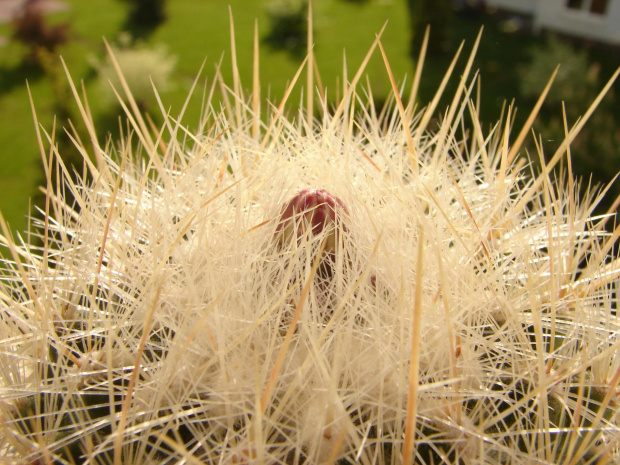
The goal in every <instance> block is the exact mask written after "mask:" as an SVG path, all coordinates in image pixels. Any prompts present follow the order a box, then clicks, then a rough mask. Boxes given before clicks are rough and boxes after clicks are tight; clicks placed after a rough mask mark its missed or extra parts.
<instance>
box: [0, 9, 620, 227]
mask: <svg viewBox="0 0 620 465" xmlns="http://www.w3.org/2000/svg"><path fill="white" fill-rule="evenodd" d="M229 6H230V9H231V11H232V14H233V17H234V24H235V29H234V30H235V36H236V46H237V60H238V65H239V72H240V75H241V81H242V84H243V86H244V89H246V90H247V94H246V95H249V91H250V89H251V85H252V53H253V36H254V27H255V20H257V21H258V23H257V24H258V35H259V39H260V44H261V55H260V78H261V82H262V85H263V87H262V96H261V97H262V98H263V99H269V100H271V101H279V100H280V99H281V97H282V95H283V94H284V89H285V87H286V85H287V83H288V80H289V79H291V78H292V76H293V75H294V73H295V71H296V70H297V68H298V66H299V65H300V64H301V62H302V60H303V58H304V55H305V52H306V32H307V29H306V28H307V17H306V8H307V0H87V1H85V0H0V211H2V214H3V215H4V217H5V219H6V220H7V221H8V222H9V224H10V229H11V230H12V231H17V232H20V233H23V232H24V231H25V230H26V229H27V227H28V221H27V217H28V215H29V214H33V212H34V209H35V207H36V206H37V205H39V206H41V205H42V201H43V199H44V197H43V196H42V195H41V194H40V192H39V189H38V186H41V185H44V182H45V175H44V173H43V168H42V163H41V155H40V152H39V148H38V142H37V138H36V133H35V127H34V123H33V116H32V110H31V107H30V103H29V96H28V89H27V87H26V82H28V86H29V89H30V93H31V95H32V99H33V101H34V106H35V108H36V113H37V118H38V121H39V123H40V125H41V126H42V127H43V128H44V129H45V130H46V131H47V132H48V134H49V135H50V137H51V134H52V131H54V130H55V140H56V142H57V143H58V145H59V147H60V153H61V155H62V156H63V160H64V162H65V164H67V165H72V164H75V165H76V166H77V167H78V171H81V166H82V163H81V162H80V161H79V160H80V155H79V153H77V150H76V149H75V148H74V147H73V144H72V142H71V140H70V138H69V137H67V136H66V134H65V133H64V130H63V129H62V128H63V127H71V126H73V127H74V129H73V130H72V132H73V131H74V132H75V134H77V135H78V136H79V137H80V138H81V139H82V142H83V143H84V144H88V142H89V140H88V139H89V136H88V134H87V132H86V131H85V128H84V126H83V124H82V123H81V119H82V118H81V116H80V113H79V110H78V107H77V105H76V104H75V102H74V99H73V96H72V94H71V90H70V87H69V84H68V79H67V76H66V74H65V70H64V69H63V66H62V62H61V60H60V59H59V56H62V58H63V60H64V63H66V66H67V69H68V70H69V72H70V74H71V79H72V81H73V82H74V83H75V85H76V86H77V87H78V88H79V89H81V87H82V86H83V88H84V89H85V91H86V94H87V95H88V103H89V107H90V111H91V113H92V117H93V120H94V122H95V125H96V128H97V130H98V138H99V143H100V144H102V145H103V144H105V142H106V140H107V137H109V134H118V133H119V129H118V128H119V115H121V113H122V112H121V108H120V105H119V104H118V103H117V101H116V98H115V96H114V94H113V93H112V92H111V91H110V86H109V84H108V82H109V80H112V81H113V82H114V71H113V69H112V66H111V63H110V61H109V59H108V58H107V53H106V50H105V45H104V40H103V39H104V38H105V39H106V40H107V41H108V42H109V43H110V45H111V46H112V48H113V49H114V51H115V54H116V56H117V58H118V61H119V62H120V64H121V67H122V68H123V70H124V73H125V76H126V78H127V80H128V82H129V85H130V86H131V88H132V90H133V92H134V95H135V97H136V99H137V100H138V102H139V105H140V106H141V107H142V109H143V110H144V111H146V112H148V113H149V114H150V115H151V117H152V118H153V120H154V122H156V123H157V122H158V121H161V120H162V118H161V116H159V117H158V114H160V113H161V112H160V109H159V107H158V104H157V101H156V99H155V98H154V97H153V92H152V88H151V84H150V82H149V76H150V78H151V79H152V80H153V82H154V83H155V85H156V86H157V88H158V90H159V92H160V94H161V97H162V101H163V103H164V105H165V106H166V109H169V110H170V113H171V114H172V115H176V114H178V112H179V111H180V109H181V107H182V105H183V103H184V102H185V100H186V98H187V95H188V91H189V89H190V86H191V84H192V82H193V80H194V79H195V77H196V75H197V73H198V71H199V69H200V67H201V65H202V64H203V62H205V63H206V64H205V69H204V71H203V74H202V80H201V81H200V82H201V84H204V83H205V82H206V85H207V86H209V85H210V84H211V82H212V80H213V79H214V76H215V75H216V72H217V69H219V72H220V73H221V74H222V75H223V77H224V79H225V80H226V81H227V82H232V68H231V62H230V23H229ZM313 6H314V29H315V42H316V45H315V48H314V50H315V54H316V61H317V65H318V69H319V71H320V75H321V83H322V85H323V86H324V88H325V90H326V93H327V98H328V100H329V101H332V102H333V101H335V100H337V99H338V97H339V95H341V93H342V76H343V72H344V70H345V68H346V72H347V73H348V74H347V75H348V76H349V78H351V77H352V76H353V74H354V73H355V71H356V70H357V68H358V66H359V65H360V63H361V61H362V59H363V57H364V56H365V54H366V52H367V51H368V49H369V47H370V46H371V44H372V42H373V40H374V39H375V34H376V33H377V32H379V30H380V29H381V28H382V26H383V25H384V23H385V22H386V21H387V28H386V30H385V33H384V34H383V36H382V43H383V45H384V48H385V49H386V52H387V55H388V58H389V60H390V64H391V66H392V70H393V72H394V75H395V77H396V79H397V81H398V82H399V83H405V85H404V89H405V92H404V93H405V95H406V96H407V95H408V91H407V90H406V89H408V88H409V87H410V85H411V80H412V78H413V75H414V72H415V69H416V59H417V56H418V53H419V47H420V44H421V42H422V37H423V34H424V29H425V27H426V25H427V24H429V23H430V24H431V41H430V47H429V52H428V55H427V59H426V61H425V63H424V71H423V75H422V85H421V89H420V95H419V101H420V102H421V104H422V105H424V104H425V103H426V102H428V101H430V99H432V97H433V95H434V92H435V91H436V89H437V86H438V85H439V82H440V81H441V78H442V77H443V75H444V73H445V71H446V70H447V68H448V66H449V63H450V61H451V60H452V58H453V56H454V53H455V52H456V50H457V49H458V47H459V45H460V44H461V42H462V41H465V53H464V56H463V57H461V59H460V63H459V64H460V66H461V67H460V68H457V72H456V74H455V75H454V76H453V78H452V79H451V85H450V86H449V88H448V89H447V90H446V92H445V93H444V96H445V102H442V104H440V106H439V108H440V109H441V108H445V105H446V104H447V103H448V101H449V99H450V98H451V94H452V92H453V91H454V89H455V86H456V84H457V79H458V73H459V71H458V69H462V67H463V66H464V63H465V61H466V57H467V55H468V53H469V52H468V51H469V50H470V49H471V46H472V45H473V43H474V40H475V37H476V35H477V34H478V32H479V30H480V28H481V27H482V26H484V32H483V38H482V43H481V45H480V48H479V50H478V53H477V57H476V61H475V63H474V68H475V69H477V70H479V72H480V76H481V92H480V118H481V120H482V122H483V128H486V129H487V130H488V128H490V127H491V125H492V124H494V123H495V122H496V121H497V120H498V119H499V118H500V117H501V116H502V114H504V115H505V114H506V111H507V110H506V108H507V105H508V104H511V103H514V105H515V106H516V107H517V108H518V111H517V114H516V119H515V123H514V125H515V129H514V134H515V137H516V133H517V132H518V129H519V128H520V126H521V125H522V124H523V122H524V121H525V119H526V117H527V115H528V113H529V112H530V111H531V109H532V107H533V105H534V103H535V101H536V99H537V97H538V95H539V94H540V92H541V91H542V89H543V88H544V86H545V84H546V82H547V80H548V79H549V77H550V75H551V73H552V72H553V70H554V68H555V67H556V65H557V64H561V68H560V72H559V74H558V77H557V79H556V81H555V84H554V87H553V88H552V91H551V92H550V94H549V97H548V99H547V101H546V104H545V105H544V106H543V109H542V111H541V114H540V116H539V118H538V120H537V122H536V124H535V125H534V129H535V130H536V131H537V132H539V133H542V134H543V136H544V139H542V147H543V150H544V153H545V155H546V156H549V157H550V156H551V155H553V152H554V150H555V148H557V146H558V145H559V144H560V142H561V140H562V137H563V134H564V126H563V125H564V123H563V116H562V111H563V110H562V108H563V104H564V106H565V108H566V116H567V119H568V124H569V125H573V124H575V122H576V121H577V119H578V118H579V116H580V115H582V114H583V113H584V112H585V111H586V110H587V108H588V106H589V104H590V103H591V102H592V100H593V99H594V98H595V97H596V95H597V93H598V92H599V91H600V89H601V88H602V87H603V86H604V85H605V83H606V82H607V80H608V79H609V78H610V77H611V75H612V74H613V73H614V71H615V70H616V68H618V66H620V0H486V1H483V0H314V2H313ZM205 60H206V61H205ZM345 63H346V64H345ZM218 66H219V68H218ZM367 75H368V81H366V80H363V82H369V83H370V84H371V86H372V93H373V96H374V99H375V100H376V104H377V105H381V104H383V103H384V102H385V100H386V98H387V96H388V95H389V92H390V83H389V78H388V76H387V74H386V72H385V67H384V65H383V61H382V59H381V56H380V54H379V53H375V56H374V57H373V59H372V60H371V62H370V64H369V65H368V67H367ZM619 86H620V83H616V84H615V85H614V86H613V88H612V89H611V92H610V94H609V95H608V96H607V98H606V99H605V100H604V102H603V104H602V105H601V106H600V107H599V109H598V110H597V112H596V113H595V115H594V116H593V117H592V119H591V120H590V122H589V123H588V125H587V126H586V128H585V129H584V131H582V133H581V135H580V136H579V138H578V139H577V140H576V141H575V143H574V144H573V146H572V150H571V152H572V157H573V169H574V171H575V172H576V173H577V174H578V176H580V177H581V178H582V179H583V180H584V184H585V186H586V187H587V185H588V184H591V185H599V186H600V185H606V184H607V183H609V182H611V181H612V179H613V178H614V176H615V175H616V173H617V172H618V171H619V169H620V126H619V125H618V122H619V121H620V105H618V103H617V102H616V101H617V99H618V97H617V93H618V89H619ZM301 87H302V86H298V89H297V91H296V94H294V95H293V96H292V97H291V99H290V100H289V102H290V103H289V108H288V110H289V112H290V113H291V114H292V115H294V114H295V113H294V112H295V111H296V109H295V107H294V105H295V103H296V102H300V101H301V97H302V96H301V90H300V89H301ZM202 97H203V89H202V85H201V89H200V90H199V91H198V92H196V95H194V97H193V98H192V100H191V101H190V104H189V106H188V110H187V112H186V115H185V116H184V119H183V121H184V122H185V124H186V125H187V126H188V127H189V128H190V129H193V128H195V127H197V126H198V121H199V116H200V113H201V101H202ZM263 108H265V104H263ZM437 116H438V117H440V116H441V115H440V114H439V113H438V115H437ZM54 121H56V122H55V124H54ZM54 128H55V129H54ZM528 144H529V145H527V148H528V150H530V152H531V153H532V154H534V158H537V155H535V154H536V153H537V152H536V147H535V145H534V143H533V138H530V142H528ZM45 146H46V148H47V147H48V146H49V144H48V143H47V141H45ZM584 189H585V187H584ZM584 192H585V190H584ZM619 193H620V189H619V188H618V187H617V186H616V185H615V184H614V186H612V188H611V192H610V193H609V194H608V196H607V201H606V202H605V203H604V204H603V205H602V206H601V208H600V209H599V211H600V212H602V211H604V210H605V209H606V208H609V206H610V205H611V204H612V203H613V200H614V199H615V197H616V196H618V194H619Z"/></svg>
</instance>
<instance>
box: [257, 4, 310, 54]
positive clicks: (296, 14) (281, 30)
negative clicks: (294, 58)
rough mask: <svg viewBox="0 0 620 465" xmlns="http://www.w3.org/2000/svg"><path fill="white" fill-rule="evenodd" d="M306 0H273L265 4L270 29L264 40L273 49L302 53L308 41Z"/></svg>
mask: <svg viewBox="0 0 620 465" xmlns="http://www.w3.org/2000/svg"><path fill="white" fill-rule="evenodd" d="M307 9H308V3H307V1H306V0H274V1H273V2H271V3H269V5H267V15H268V16H269V20H270V24H271V30H270V32H269V35H267V37H266V38H265V41H266V42H267V43H268V44H269V45H270V46H272V47H273V48H275V49H283V50H288V51H289V52H291V53H293V54H295V55H302V54H303V53H304V52H305V50H306V46H307V43H308V40H307V36H308V18H307V16H306V11H307Z"/></svg>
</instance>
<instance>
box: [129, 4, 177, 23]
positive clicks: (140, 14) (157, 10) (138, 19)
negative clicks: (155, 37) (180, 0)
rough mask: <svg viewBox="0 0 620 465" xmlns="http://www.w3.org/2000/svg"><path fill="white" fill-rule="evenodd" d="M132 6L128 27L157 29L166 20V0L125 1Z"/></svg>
mask: <svg viewBox="0 0 620 465" xmlns="http://www.w3.org/2000/svg"><path fill="white" fill-rule="evenodd" d="M125 1H126V2H127V3H129V4H130V5H131V7H130V9H129V16H128V21H127V24H128V26H135V27H138V28H155V27H157V26H159V25H160V24H161V23H163V22H164V21H165V20H166V16H167V15H166V0H125Z"/></svg>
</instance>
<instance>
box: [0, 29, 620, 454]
mask: <svg viewBox="0 0 620 465" xmlns="http://www.w3.org/2000/svg"><path fill="white" fill-rule="evenodd" d="M231 22H232V19H231ZM309 35H310V36H309V40H308V43H309V46H310V47H311V45H312V28H311V27H310V31H309ZM233 37H234V34H233ZM426 37H427V38H426V41H425V43H424V45H423V47H422V53H421V57H420V66H419V68H418V69H421V63H422V62H423V60H424V50H426V43H427V41H428V35H427V36H426ZM479 41H480V37H478V39H477V40H476V42H475V44H474V47H473V50H472V53H471V55H470V58H469V60H468V61H467V63H466V65H465V68H464V71H463V72H462V73H461V77H455V76H456V75H454V74H452V72H453V69H454V63H456V58H455V62H454V63H453V66H451V67H450V69H449V71H448V74H447V75H446V79H445V81H444V84H442V85H441V86H440V88H439V90H438V93H437V97H436V98H435V99H434V100H433V101H432V102H430V103H429V105H428V106H427V107H426V108H425V109H423V110H421V111H420V112H419V113H415V109H416V108H419V106H416V104H417V101H416V98H417V96H416V90H415V89H417V87H418V85H419V81H420V78H421V76H420V74H416V76H415V78H414V83H413V86H412V95H411V98H410V99H409V101H408V102H403V100H402V98H401V94H400V91H399V90H398V88H397V85H396V82H395V79H394V76H393V75H392V73H391V70H390V66H389V63H388V61H387V59H385V53H383V47H382V45H381V42H380V34H379V36H378V37H377V39H376V41H375V42H374V44H373V46H372V48H371V50H370V51H369V53H368V55H367V57H366V59H365V60H364V62H363V63H362V65H361V67H360V69H359V71H358V72H357V73H356V75H355V76H354V77H353V79H352V81H351V82H350V83H349V85H348V91H347V92H346V93H345V95H343V97H342V100H341V101H339V102H336V104H335V106H334V107H333V108H331V107H330V105H329V104H328V102H327V101H326V99H325V98H324V97H323V95H324V94H323V93H321V92H318V95H319V96H320V97H319V99H318V104H319V107H320V108H321V117H320V121H317V120H315V119H314V118H313V113H314V112H313V109H312V108H313V105H314V104H315V103H317V101H315V100H313V99H312V98H309V99H308V100H307V104H306V107H307V108H305V109H302V111H300V113H299V119H297V120H294V119H290V118H288V117H287V116H286V112H285V111H284V108H285V105H286V101H287V98H288V95H289V90H290V89H292V88H293V86H295V85H299V84H298V80H299V77H300V76H301V73H302V71H303V69H304V66H305V68H306V72H307V76H308V79H307V83H308V84H309V85H312V83H313V82H314V81H313V76H314V69H313V59H309V60H307V61H304V64H303V65H302V67H301V68H300V69H299V72H298V73H297V74H296V75H295V76H294V78H293V79H292V82H291V84H290V88H289V90H287V92H286V94H285V96H284V98H283V100H282V101H281V102H279V103H278V104H277V105H273V106H272V107H271V108H272V110H271V112H270V113H269V114H267V115H262V114H261V106H260V100H259V99H258V98H257V97H256V96H260V83H259V81H258V80H257V79H255V80H254V84H253V85H254V88H253V89H252V97H250V98H248V99H247V100H246V99H245V98H244V96H243V93H242V90H241V87H240V82H239V74H238V71H237V68H236V64H235V63H233V66H234V69H235V72H234V73H233V76H234V82H233V83H232V85H231V86H225V85H222V86H221V88H222V89H225V92H226V99H225V102H226V103H227V104H226V105H223V106H220V105H219V103H218V102H216V101H215V100H208V101H207V105H206V107H205V110H204V115H203V118H202V120H201V122H200V125H199V127H198V129H197V130H196V131H195V132H190V130H189V129H188V128H187V127H184V126H182V125H181V123H180V121H181V118H171V117H169V116H168V115H167V113H166V112H165V111H162V113H163V118H164V124H163V126H162V127H161V128H153V127H149V126H148V125H147V123H146V120H145V118H144V117H143V115H142V114H141V112H140V110H139V109H138V106H137V105H136V103H135V101H134V100H133V98H132V95H131V90H130V89H128V88H127V87H126V86H125V85H124V84H123V87H124V88H123V89H122V91H121V90H120V89H119V92H120V93H121V95H123V101H124V107H125V108H126V111H127V116H128V119H129V121H130V124H131V125H132V128H131V129H132V131H131V134H130V135H129V136H127V138H126V139H124V140H121V141H119V143H118V145H117V146H113V145H112V144H108V145H106V146H103V147H102V146H99V145H97V143H96V142H93V145H92V146H87V145H82V144H81V143H80V142H79V141H77V142H76V144H77V145H78V148H79V149H80V151H81V152H82V153H83V154H84V157H85V158H84V163H85V170H86V173H85V174H84V176H83V177H84V179H90V181H85V182H84V183H75V181H72V179H73V178H72V177H71V176H69V175H68V174H67V169H66V168H65V167H64V166H63V165H62V157H61V154H58V153H56V149H55V145H54V140H53V136H48V135H47V134H46V133H44V132H43V131H40V132H39V137H40V139H41V140H47V143H48V145H49V146H50V147H51V148H50V149H49V151H48V150H46V149H44V148H43V147H44V144H43V142H42V143H41V146H42V156H43V162H44V164H45V167H46V172H47V173H48V181H49V183H48V188H47V203H46V206H45V207H44V209H43V210H44V211H43V213H44V215H43V216H42V219H40V220H34V223H33V226H35V227H36V229H37V230H38V231H40V234H41V239H42V244H43V246H42V247H40V246H37V245H31V244H29V243H28V242H23V241H18V240H16V239H14V238H13V237H12V236H11V235H10V234H9V232H8V231H7V228H6V225H5V224H4V221H3V220H2V221H1V223H2V226H3V229H4V231H5V233H4V236H3V237H0V240H1V241H2V243H3V244H4V245H5V246H6V247H7V249H8V251H9V254H10V257H9V258H8V259H6V260H5V261H4V262H3V264H2V269H1V273H2V274H1V275H0V277H1V279H0V305H1V307H0V310H1V313H0V367H1V369H0V392H1V398H2V400H1V402H0V421H1V423H0V428H1V431H2V434H0V452H1V455H4V456H5V457H7V458H8V460H14V461H16V462H18V463H27V464H56V463H83V464H104V463H110V464H115V465H120V464H125V463H133V464H147V463H149V464H150V463H162V464H164V463H190V464H203V463H204V464H216V463H218V464H219V463H236V464H240V463H269V464H271V463H282V464H289V463H290V464H296V463H364V464H371V463H372V464H374V463H379V464H384V463H385V464H400V463H405V464H411V463H419V464H438V463H450V464H461V463H462V464H467V465H469V464H483V463H484V464H523V463H547V464H559V463H562V464H590V463H614V462H617V461H618V460H620V452H619V446H618V440H619V438H620V433H619V429H618V425H617V414H616V409H617V405H618V394H617V393H618V390H619V386H618V383H619V380H620V358H619V357H618V353H620V352H619V349H620V321H619V319H618V314H617V287H618V275H619V274H620V263H619V262H618V261H617V259H616V258H615V257H614V255H613V252H614V250H615V246H616V242H617V237H618V235H619V234H620V232H619V230H618V229H616V231H615V232H614V233H613V234H608V233H606V232H605V223H606V222H607V221H608V219H609V216H607V217H603V218H601V217H593V208H594V206H595V205H596V203H597V201H598V200H599V196H596V195H594V194H593V193H592V194H589V195H587V196H586V197H585V198H584V199H583V200H581V201H579V200H578V198H579V196H578V191H579V189H578V185H577V182H576V181H575V180H574V178H573V175H572V172H571V170H570V163H567V164H566V166H567V167H568V168H567V169H566V170H564V171H563V172H562V173H561V175H560V176H558V177H555V176H554V175H552V170H553V169H554V168H555V167H556V166H559V165H560V164H561V163H560V161H561V160H563V159H568V160H569V159H570V158H569V156H570V154H569V149H570V143H571V141H572V140H573V139H574V138H575V137H576V135H577V133H578V132H579V129H580V128H581V127H582V125H583V124H584V123H585V121H586V120H587V117H588V116H589V114H590V113H591V111H593V110H594V108H595V107H596V105H597V104H598V102H599V101H600V98H602V96H603V95H604V93H605V92H606V91H607V90H608V89H609V87H610V86H611V84H612V82H613V80H614V79H615V77H616V75H617V74H618V73H616V75H614V77H613V78H612V79H611V80H610V82H609V84H608V85H607V86H606V87H605V88H604V89H603V91H602V92H601V96H600V98H599V99H597V101H595V102H594V103H593V106H592V107H591V109H590V110H589V111H588V113H587V114H586V115H585V117H584V118H583V119H582V120H581V121H580V122H579V123H578V124H577V125H576V126H575V127H573V128H567V130H566V133H567V135H566V140H565V142H564V143H563V144H562V145H561V146H560V148H559V149H558V151H557V152H556V153H555V154H554V155H552V156H551V157H550V158H549V161H547V162H546V163H545V162H544V158H543V157H542V156H541V157H540V161H541V168H540V170H539V171H538V172H536V170H535V169H534V167H533V166H534V164H533V160H531V159H529V158H528V157H527V155H526V154H524V153H522V150H521V148H522V143H523V140H524V138H525V137H526V136H527V134H528V133H529V132H530V128H531V124H532V122H533V120H534V118H535V116H536V112H537V111H538V108H540V104H541V103H542V101H543V99H544V94H545V93H546V91H547V90H548V87H547V88H546V89H545V90H543V94H542V96H541V100H540V102H539V104H538V105H537V106H536V107H535V109H534V110H533V112H532V115H531V117H530V118H529V119H528V121H527V123H526V126H525V127H524V128H523V129H522V130H521V131H520V132H519V133H518V134H517V137H516V138H515V139H514V142H512V143H511V137H510V128H511V126H512V121H511V113H510V112H508V113H507V115H506V117H505V119H504V120H502V121H500V122H498V123H497V124H496V125H495V126H493V127H492V128H491V129H490V131H489V132H488V133H487V132H485V131H484V129H483V128H482V127H481V125H480V123H479V119H478V116H477V108H476V105H475V104H474V103H473V101H472V100H471V99H470V94H471V92H472V89H473V88H474V85H475V79H474V80H472V81H470V72H471V68H472V62H473V56H474V54H475V51H476V48H477V46H478V43H479ZM377 48H378V49H379V51H380V53H381V54H382V56H383V57H384V59H385V65H386V71H387V73H388V76H389V78H390V81H391V82H392V86H393V93H392V95H391V99H390V100H389V102H388V104H387V106H386V108H384V109H383V110H382V111H381V112H380V113H377V111H376V110H375V107H374V105H373V103H372V89H366V91H365V93H364V94H362V93H358V81H359V79H360V76H362V73H363V70H364V66H365V64H366V62H367V60H368V58H369V57H370V55H371V54H372V53H374V52H375V50H376V49H377ZM233 51H234V40H233ZM233 56H234V53H233ZM309 56H310V57H313V55H312V53H311V48H310V51H309ZM255 57H256V58H255V60H256V62H255V66H256V67H258V54H256V55H255ZM111 58H112V61H114V57H113V56H112V57H111ZM118 72H119V77H120V80H121V83H123V82H124V81H123V78H122V71H121V70H120V69H118ZM218 76H219V74H218ZM451 79H452V80H455V79H456V80H458V82H459V84H458V86H457V90H456V93H455V95H454V96H453V99H452V101H451V104H450V106H449V107H448V109H447V111H446V112H445V113H444V117H443V118H442V119H441V121H440V122H439V126H438V129H437V130H436V131H434V132H431V131H429V130H428V125H429V122H430V120H431V118H432V117H433V115H434V114H435V113H436V111H437V102H438V101H439V97H441V96H442V93H443V92H444V87H445V82H447V81H448V80H451ZM219 84H223V83H221V82H219V81H218V80H217V79H216V80H215V81H214V82H213V85H214V86H218V85H219ZM319 90H320V89H319ZM208 95H210V96H212V95H214V93H213V92H209V94H208ZM364 95H367V97H364ZM75 96H76V99H77V101H78V105H79V107H80V109H81V111H82V114H83V116H84V122H85V124H86V126H87V128H88V130H89V132H90V134H91V136H92V140H93V141H96V140H97V137H96V136H97V131H96V129H97V128H95V127H94V125H93V123H92V120H91V119H90V116H89V112H88V110H87V108H88V107H87V105H86V102H83V101H82V100H81V98H80V96H79V95H78V93H77V92H75ZM263 112H264V110H263ZM53 167H56V168H59V169H60V172H61V173H63V174H62V176H63V180H64V184H63V183H61V184H60V185H58V187H57V188H56V190H53V189H52V187H51V186H52V185H54V184H53V183H52V182H51V179H50V178H51V173H52V172H53V169H52V168H53ZM556 179H557V181H556ZM67 191H69V192H70V194H71V198H74V199H75V203H73V204H67V203H66V202H65V200H64V199H65V198H67V195H66V192H67ZM0 218H1V217H0Z"/></svg>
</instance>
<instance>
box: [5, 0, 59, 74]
mask: <svg viewBox="0 0 620 465" xmlns="http://www.w3.org/2000/svg"><path fill="white" fill-rule="evenodd" d="M37 3H38V2H31V3H29V4H28V5H27V6H26V7H25V8H24V11H23V12H22V13H21V14H19V15H18V16H17V17H16V18H15V19H14V20H13V39H15V40H17V41H20V42H22V43H24V44H25V45H26V46H27V47H28V48H29V50H30V51H29V53H28V54H27V55H26V57H25V58H24V60H25V61H26V62H27V63H34V64H39V65H41V57H40V53H46V52H52V51H55V50H57V49H58V47H59V46H60V45H62V44H64V43H65V42H66V41H67V40H68V28H69V25H68V24H66V23H65V24H58V25H55V26H50V25H49V24H48V23H47V22H46V20H45V17H44V16H43V13H42V11H41V9H40V8H39V7H38V6H37Z"/></svg>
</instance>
